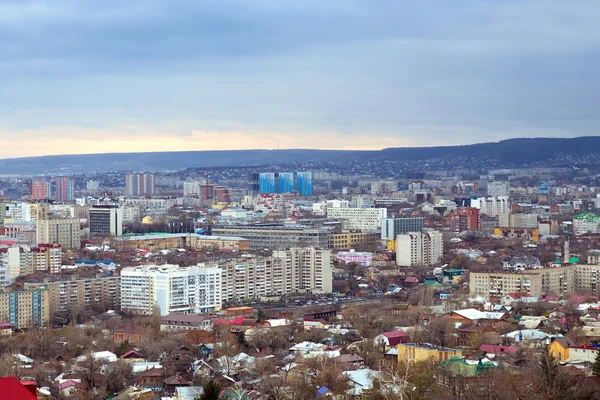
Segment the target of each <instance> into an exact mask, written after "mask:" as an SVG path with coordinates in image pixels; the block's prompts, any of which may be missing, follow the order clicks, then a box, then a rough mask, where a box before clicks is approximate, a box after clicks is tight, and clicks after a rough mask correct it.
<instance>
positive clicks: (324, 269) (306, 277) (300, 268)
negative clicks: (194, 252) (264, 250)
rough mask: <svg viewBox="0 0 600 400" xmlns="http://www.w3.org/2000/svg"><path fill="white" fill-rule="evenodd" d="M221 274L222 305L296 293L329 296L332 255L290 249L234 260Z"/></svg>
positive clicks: (324, 251)
mask: <svg viewBox="0 0 600 400" xmlns="http://www.w3.org/2000/svg"><path fill="white" fill-rule="evenodd" d="M218 265H219V268H221V270H222V271H223V278H222V282H223V296H222V298H223V301H224V302H231V301H240V300H254V299H260V298H263V297H271V296H282V295H290V294H295V293H307V292H308V293H331V292H332V277H333V270H332V266H331V251H330V250H318V249H314V248H291V249H288V250H279V251H274V252H273V255H272V257H252V258H241V259H234V260H230V261H227V262H221V263H219V264H218Z"/></svg>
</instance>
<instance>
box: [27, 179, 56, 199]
mask: <svg viewBox="0 0 600 400" xmlns="http://www.w3.org/2000/svg"><path fill="white" fill-rule="evenodd" d="M51 186H52V185H51V183H50V180H49V179H48V178H45V177H41V178H34V179H33V180H32V181H31V199H32V200H47V199H49V198H51V197H52V188H51Z"/></svg>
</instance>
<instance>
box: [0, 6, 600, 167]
mask: <svg viewBox="0 0 600 400" xmlns="http://www.w3.org/2000/svg"><path fill="white" fill-rule="evenodd" d="M598 15H600V2H598V1H586V0H578V1H577V2H569V1H564V0H561V1H554V0H540V1H527V0H502V1H499V0H488V1H485V0H480V1H471V0H461V1H449V0H439V1H428V0H389V1H388V0H365V1H358V0H356V1H355V0H301V1H298V0H296V1H288V0H239V1H230V0H214V1H204V0H189V1H188V0H168V1H167V0H162V1H156V0H144V1H137V0H127V1H122V0H102V1H97V0H91V1H88V0H54V1H50V0H48V1H26V0H18V1H13V0H1V1H0V158H7V157H21V156H36V155H46V154H79V153H105V152H141V151H176V150H218V149H228V150H230V149H257V148H266V149H275V148H280V149H283V148H322V149H380V148H386V147H400V146H432V145H454V144H468V143H478V142H489V141H498V140H503V139H508V138H515V137H576V136H589V135H598V134H599V133H600V130H599V126H600V125H599V122H600V115H599V113H600V107H599V105H600V76H599V74H598V66H599V65H600V24H598V23H597V17H598Z"/></svg>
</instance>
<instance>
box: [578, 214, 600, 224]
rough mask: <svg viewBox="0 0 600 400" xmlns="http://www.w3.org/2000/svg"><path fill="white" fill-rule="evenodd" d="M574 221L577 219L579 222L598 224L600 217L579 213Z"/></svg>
mask: <svg viewBox="0 0 600 400" xmlns="http://www.w3.org/2000/svg"><path fill="white" fill-rule="evenodd" d="M573 219H577V220H585V221H587V222H597V221H598V220H600V217H599V216H597V215H596V214H594V213H585V212H582V213H579V214H576V215H574V216H573Z"/></svg>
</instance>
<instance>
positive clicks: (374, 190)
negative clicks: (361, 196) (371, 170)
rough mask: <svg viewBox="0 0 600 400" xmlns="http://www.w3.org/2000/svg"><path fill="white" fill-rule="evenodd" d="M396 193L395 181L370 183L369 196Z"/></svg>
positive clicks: (396, 184)
mask: <svg viewBox="0 0 600 400" xmlns="http://www.w3.org/2000/svg"><path fill="white" fill-rule="evenodd" d="M397 191H398V182H395V181H375V182H371V194H374V195H381V194H390V193H393V192H397Z"/></svg>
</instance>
